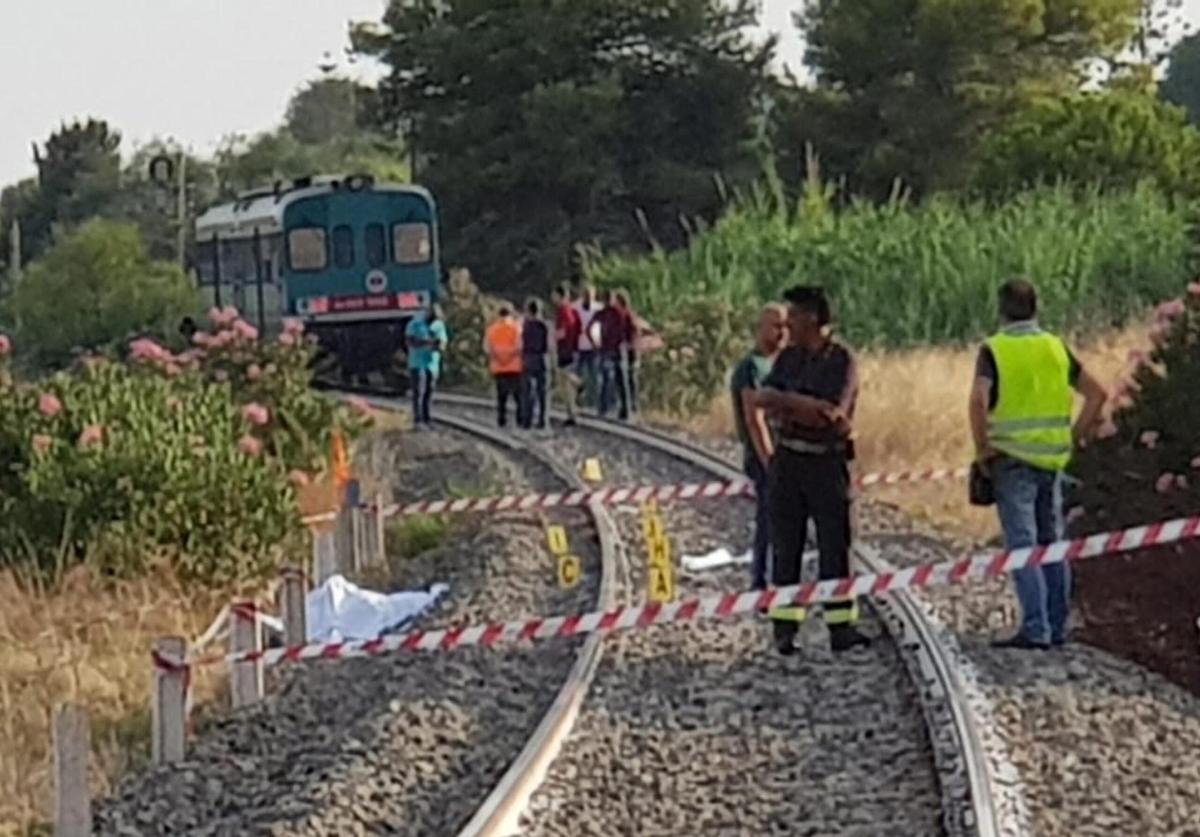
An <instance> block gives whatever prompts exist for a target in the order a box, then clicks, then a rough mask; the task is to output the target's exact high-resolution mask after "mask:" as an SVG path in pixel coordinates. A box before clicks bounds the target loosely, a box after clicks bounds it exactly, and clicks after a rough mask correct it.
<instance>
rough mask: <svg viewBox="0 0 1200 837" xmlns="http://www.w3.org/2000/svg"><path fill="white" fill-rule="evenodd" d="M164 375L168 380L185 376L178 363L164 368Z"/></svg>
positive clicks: (169, 364)
mask: <svg viewBox="0 0 1200 837" xmlns="http://www.w3.org/2000/svg"><path fill="white" fill-rule="evenodd" d="M163 374H165V375H166V376H167V377H168V378H178V377H179V376H180V375H182V374H183V369H182V368H181V367H180V366H179V364H177V363H168V364H166V365H165V366H163Z"/></svg>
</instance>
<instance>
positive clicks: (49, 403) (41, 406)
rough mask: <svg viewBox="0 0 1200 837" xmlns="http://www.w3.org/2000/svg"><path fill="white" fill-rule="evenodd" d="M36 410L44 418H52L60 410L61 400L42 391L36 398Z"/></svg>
mask: <svg viewBox="0 0 1200 837" xmlns="http://www.w3.org/2000/svg"><path fill="white" fill-rule="evenodd" d="M38 412H39V413H41V414H42V415H43V416H45V417H46V418H54V417H55V416H57V415H58V414H59V413H61V412H62V402H61V401H59V400H58V396H57V395H53V394H51V393H49V392H44V393H42V395H41V397H40V398H38Z"/></svg>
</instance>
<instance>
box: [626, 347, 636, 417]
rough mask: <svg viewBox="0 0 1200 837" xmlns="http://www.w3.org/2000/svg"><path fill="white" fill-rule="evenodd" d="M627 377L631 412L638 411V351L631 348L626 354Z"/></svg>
mask: <svg viewBox="0 0 1200 837" xmlns="http://www.w3.org/2000/svg"><path fill="white" fill-rule="evenodd" d="M625 357H626V362H625V378H626V380H627V381H628V382H629V412H631V413H637V412H638V353H637V350H636V349H630V350H629V351H628V352H627V353H626V355H625Z"/></svg>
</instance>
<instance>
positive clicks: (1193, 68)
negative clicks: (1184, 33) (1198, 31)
mask: <svg viewBox="0 0 1200 837" xmlns="http://www.w3.org/2000/svg"><path fill="white" fill-rule="evenodd" d="M1168 60H1169V61H1170V63H1169V64H1168V66H1167V73H1166V76H1165V77H1164V78H1163V80H1162V87H1161V88H1160V90H1161V92H1162V97H1163V98H1164V99H1166V100H1167V101H1168V102H1171V103H1172V104H1176V105H1179V106H1180V107H1182V108H1184V110H1186V111H1187V114H1188V118H1189V119H1190V120H1192V122H1200V35H1189V36H1188V37H1186V38H1183V39H1182V40H1180V41H1179V43H1177V44H1175V46H1174V47H1173V48H1172V49H1171V52H1170V55H1169V56H1168Z"/></svg>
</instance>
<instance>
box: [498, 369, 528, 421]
mask: <svg viewBox="0 0 1200 837" xmlns="http://www.w3.org/2000/svg"><path fill="white" fill-rule="evenodd" d="M493 377H494V378H495V379H496V423H497V424H499V425H500V426H501V427H507V426H508V400H509V399H510V398H511V399H512V402H513V407H514V408H515V409H516V413H517V419H518V420H520V417H521V373H520V372H505V373H502V374H500V375H494V376H493Z"/></svg>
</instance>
